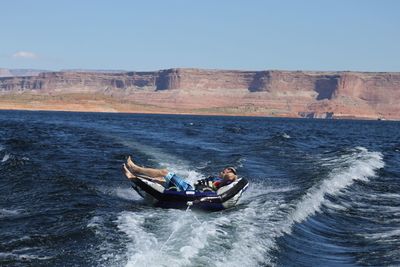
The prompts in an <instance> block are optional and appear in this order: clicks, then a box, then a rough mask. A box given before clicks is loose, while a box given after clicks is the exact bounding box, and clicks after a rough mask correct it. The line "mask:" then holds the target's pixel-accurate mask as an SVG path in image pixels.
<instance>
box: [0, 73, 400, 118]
mask: <svg viewBox="0 0 400 267" xmlns="http://www.w3.org/2000/svg"><path fill="white" fill-rule="evenodd" d="M20 73H21V72H20ZM28 75H30V76H15V75H12V73H11V72H10V71H9V70H7V69H0V109H30V110H67V111H99V112H102V111H103V112H138V113H171V114H221V115H250V116H274V117H309V118H355V119H391V120H399V119H400V104H399V102H400V73H397V72H392V73H389V72H312V71H275V70H268V71H232V70H203V69H167V70H160V71H154V72H118V73H116V72H110V73H107V72H85V71H63V72H42V73H39V74H38V73H35V72H34V71H31V72H30V73H28ZM2 76H3V77H2ZM4 76H7V77H4Z"/></svg>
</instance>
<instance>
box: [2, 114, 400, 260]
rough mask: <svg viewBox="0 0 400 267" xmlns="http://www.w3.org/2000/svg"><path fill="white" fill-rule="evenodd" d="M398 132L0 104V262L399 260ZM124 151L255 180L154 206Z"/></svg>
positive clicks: (196, 173) (377, 126)
mask: <svg viewBox="0 0 400 267" xmlns="http://www.w3.org/2000/svg"><path fill="white" fill-rule="evenodd" d="M399 140H400V123H398V122H386V121H385V122H382V121H329V120H292V119H268V118H241V117H237V118H233V117H206V116H173V115H128V114H96V113H63V112H20V111H1V112H0V190H1V197H0V265H1V266H74V265H76V266H366V265H372V266H397V265H400V252H399V247H400V230H399V229H400V208H399V207H400V193H399V192H400V183H399V181H400V167H399V162H400V141H399ZM127 155H133V157H134V159H135V160H136V161H138V162H139V163H140V164H142V165H150V166H156V167H168V168H169V169H171V170H173V171H176V172H178V173H179V174H181V175H182V176H184V177H187V178H188V180H189V181H192V182H193V181H195V180H196V179H197V178H201V177H205V176H207V175H209V174H211V173H216V172H218V171H219V169H221V168H223V167H224V166H226V165H231V166H235V167H237V169H238V171H239V173H240V174H241V175H242V176H244V177H246V178H247V179H249V180H250V182H251V184H250V187H249V189H248V191H247V192H246V194H245V195H244V196H243V199H242V201H241V203H240V204H239V205H238V206H237V207H236V208H234V209H231V210H227V211H223V212H217V213H201V212H196V213H194V212H191V211H189V212H185V211H179V210H166V209H159V208H154V207H152V206H151V205H149V204H147V203H145V202H143V201H142V200H141V198H140V197H139V196H138V195H137V194H135V193H134V192H133V191H132V190H131V189H130V185H129V183H128V182H127V181H125V179H124V177H123V176H122V174H121V171H120V166H121V164H122V163H123V162H124V160H125V159H126V156H127ZM216 255H218V257H216Z"/></svg>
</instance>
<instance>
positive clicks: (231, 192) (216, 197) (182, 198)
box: [132, 176, 249, 211]
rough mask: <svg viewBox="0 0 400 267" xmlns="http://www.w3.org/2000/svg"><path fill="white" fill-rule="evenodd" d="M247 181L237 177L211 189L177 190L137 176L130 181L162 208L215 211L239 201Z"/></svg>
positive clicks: (135, 187)
mask: <svg viewBox="0 0 400 267" xmlns="http://www.w3.org/2000/svg"><path fill="white" fill-rule="evenodd" d="M248 185H249V183H248V181H247V180H246V179H244V178H239V179H237V180H236V181H235V182H232V183H230V184H229V185H226V186H223V187H221V188H219V189H218V190H217V191H212V190H187V191H177V190H176V188H168V189H167V188H165V187H164V186H162V185H161V184H158V183H155V182H152V181H150V180H149V179H147V178H146V177H145V176H138V178H137V179H134V180H133V181H132V187H133V189H135V191H136V192H137V193H138V194H139V195H140V196H142V197H143V198H144V199H145V200H147V201H149V202H150V203H152V204H154V205H156V206H158V207H163V208H176V209H185V208H187V207H188V206H191V207H192V208H194V209H202V210H210V211H217V210H223V209H228V208H231V207H234V206H235V205H236V203H237V202H238V201H239V198H240V197H241V195H242V194H243V192H244V191H245V190H246V189H247V187H248Z"/></svg>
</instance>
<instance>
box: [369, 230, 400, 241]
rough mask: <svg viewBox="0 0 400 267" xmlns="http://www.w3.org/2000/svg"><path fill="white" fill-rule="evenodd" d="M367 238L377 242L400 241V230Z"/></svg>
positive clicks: (375, 234) (371, 235)
mask: <svg viewBox="0 0 400 267" xmlns="http://www.w3.org/2000/svg"><path fill="white" fill-rule="evenodd" d="M365 237H366V238H368V239H371V240H377V241H381V242H382V241H388V239H389V240H399V238H400V229H391V230H387V231H385V232H380V233H374V234H368V235H365Z"/></svg>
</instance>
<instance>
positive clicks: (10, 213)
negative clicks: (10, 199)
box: [0, 209, 21, 218]
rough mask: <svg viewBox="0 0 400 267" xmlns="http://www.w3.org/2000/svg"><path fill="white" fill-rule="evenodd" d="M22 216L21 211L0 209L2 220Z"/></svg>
mask: <svg viewBox="0 0 400 267" xmlns="http://www.w3.org/2000/svg"><path fill="white" fill-rule="evenodd" d="M19 214H21V210H10V209H0V218H4V217H12V216H16V215H19Z"/></svg>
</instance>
